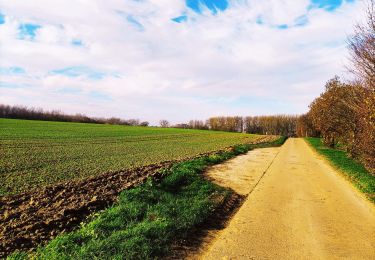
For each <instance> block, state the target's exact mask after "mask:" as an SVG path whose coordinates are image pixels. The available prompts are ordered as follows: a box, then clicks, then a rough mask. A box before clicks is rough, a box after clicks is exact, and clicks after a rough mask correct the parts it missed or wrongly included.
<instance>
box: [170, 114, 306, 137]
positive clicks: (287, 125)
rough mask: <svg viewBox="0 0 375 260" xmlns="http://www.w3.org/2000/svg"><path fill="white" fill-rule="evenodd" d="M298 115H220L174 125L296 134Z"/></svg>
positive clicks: (254, 132)
mask: <svg viewBox="0 0 375 260" xmlns="http://www.w3.org/2000/svg"><path fill="white" fill-rule="evenodd" d="M298 118H299V117H298V116H293V115H292V116H291V115H274V116H253V117H252V116H248V117H241V116H218V117H210V118H209V119H208V120H206V121H201V120H190V122H189V123H188V124H177V125H174V126H173V127H177V128H185V129H201V130H214V131H227V132H245V133H250V134H264V135H284V136H295V135H296V127H297V121H298Z"/></svg>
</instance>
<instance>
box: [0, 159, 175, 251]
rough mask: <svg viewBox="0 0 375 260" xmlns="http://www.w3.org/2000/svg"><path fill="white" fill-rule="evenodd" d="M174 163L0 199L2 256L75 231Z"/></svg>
mask: <svg viewBox="0 0 375 260" xmlns="http://www.w3.org/2000/svg"><path fill="white" fill-rule="evenodd" d="M171 165H172V162H165V163H161V164H155V165H149V166H146V167H141V168H137V169H133V170H128V171H121V172H116V173H108V174H103V175H101V176H98V177H94V178H89V179H86V180H84V181H72V182H67V183H63V184H59V185H55V186H52V187H46V188H43V189H42V190H39V191H34V192H30V193H23V194H20V195H16V196H8V197H3V198H0V207H1V214H0V258H3V257H5V256H7V255H8V254H10V253H11V252H13V251H14V250H16V249H21V250H29V249H33V248H35V247H36V246H37V245H38V244H40V243H42V242H45V241H48V240H50V239H52V238H54V237H55V236H56V235H57V234H59V233H61V232H66V231H70V230H72V229H73V228H74V227H76V226H77V225H78V224H79V223H80V222H82V221H84V220H85V219H86V218H87V216H89V215H90V214H91V213H93V212H96V211H98V210H101V209H104V208H106V207H108V206H109V205H110V204H112V203H113V202H115V201H116V199H117V197H118V194H119V192H121V191H122V190H124V189H127V188H130V187H133V186H135V185H138V184H140V183H142V182H143V181H145V180H146V179H147V178H148V177H150V176H155V174H157V173H158V172H159V170H160V169H162V168H167V167H169V166H171Z"/></svg>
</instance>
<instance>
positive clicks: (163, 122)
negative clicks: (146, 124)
mask: <svg viewBox="0 0 375 260" xmlns="http://www.w3.org/2000/svg"><path fill="white" fill-rule="evenodd" d="M159 124H160V126H161V127H169V121H168V120H165V119H163V120H160V122H159Z"/></svg>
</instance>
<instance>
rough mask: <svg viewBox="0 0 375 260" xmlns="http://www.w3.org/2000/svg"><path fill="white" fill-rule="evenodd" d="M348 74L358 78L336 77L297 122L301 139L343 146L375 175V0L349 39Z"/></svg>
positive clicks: (372, 0) (370, 2)
mask: <svg viewBox="0 0 375 260" xmlns="http://www.w3.org/2000/svg"><path fill="white" fill-rule="evenodd" d="M348 48H349V53H350V62H351V63H350V66H349V71H350V72H351V73H353V75H354V77H355V79H354V80H352V81H347V82H344V81H342V80H340V78H338V77H334V78H332V79H331V80H329V81H328V82H327V83H326V86H325V91H324V92H323V93H322V94H321V95H320V96H319V97H317V98H316V99H315V100H314V101H313V102H312V103H311V104H310V106H309V108H310V110H309V112H308V113H307V114H305V115H303V116H301V117H300V118H299V120H298V126H297V135H298V136H321V137H322V138H323V141H324V143H325V144H326V145H327V146H330V147H337V146H341V147H344V148H345V149H346V150H347V152H349V154H350V155H351V156H352V157H354V158H357V159H359V160H361V161H362V162H363V163H364V164H365V165H366V166H367V168H368V169H369V170H370V172H372V173H373V174H375V0H371V1H369V5H368V9H367V20H366V23H364V24H358V25H356V27H355V33H354V35H353V36H352V37H350V38H349V40H348Z"/></svg>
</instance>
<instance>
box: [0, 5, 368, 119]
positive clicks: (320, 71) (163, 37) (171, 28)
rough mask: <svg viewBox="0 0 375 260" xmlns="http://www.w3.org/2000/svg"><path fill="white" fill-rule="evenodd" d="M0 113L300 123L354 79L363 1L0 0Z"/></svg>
mask: <svg viewBox="0 0 375 260" xmlns="http://www.w3.org/2000/svg"><path fill="white" fill-rule="evenodd" d="M0 6H1V7H0V38H1V41H2V42H1V44H2V48H1V50H0V55H1V59H0V86H1V88H0V103H6V104H22V105H28V106H33V107H43V108H46V109H59V110H62V111H65V112H67V113H86V114H89V115H93V116H119V117H124V118H140V119H143V120H149V121H151V122H152V123H156V122H158V121H159V119H161V118H167V119H169V120H171V121H172V122H175V123H177V122H183V121H187V120H189V119H205V118H207V117H209V116H212V115H244V116H245V115H255V114H274V113H287V114H296V113H297V114H298V113H303V112H304V111H306V110H307V106H308V104H309V103H310V102H311V101H312V100H313V99H314V98H315V97H316V96H317V95H319V93H320V92H321V91H322V90H323V88H324V83H325V82H326V81H327V80H328V79H329V78H330V77H333V76H334V75H336V74H337V75H340V76H343V77H350V76H349V75H348V74H347V73H346V72H345V69H344V67H345V65H346V64H347V62H348V61H347V50H346V46H345V44H346V38H347V36H348V35H350V33H351V32H352V31H353V25H354V22H356V21H359V20H361V19H362V17H363V16H362V15H361V14H362V11H363V4H361V3H360V2H359V1H354V0H346V1H345V0H342V1H338V0H299V1H295V0H282V1H261V0H215V1H214V0H200V1H199V0H180V1H176V0H163V1H161V0H143V1H130V0H129V1H118V0H108V1H105V2H103V1H99V0H92V1H82V2H77V1H62V0H61V1H54V2H53V4H52V3H51V2H49V1H45V0H34V1H32V3H31V2H29V1H21V0H12V1H2V3H1V5H0Z"/></svg>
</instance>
